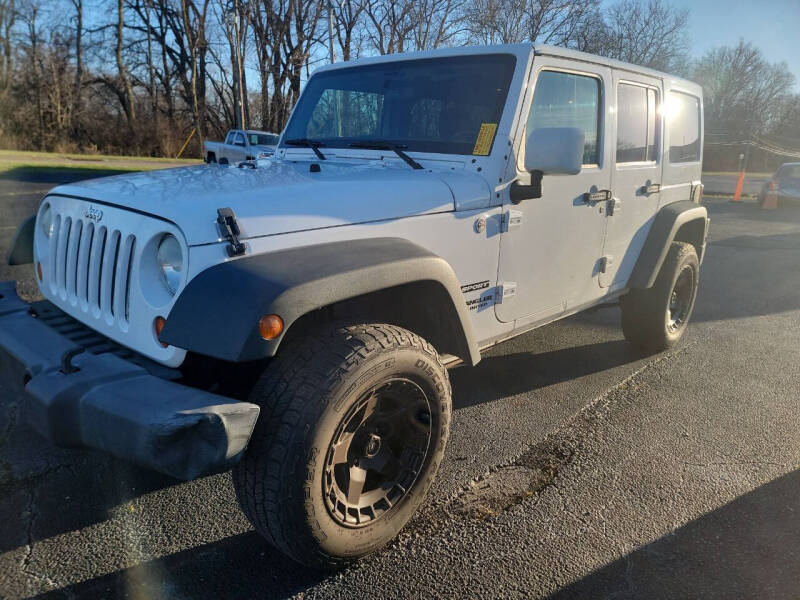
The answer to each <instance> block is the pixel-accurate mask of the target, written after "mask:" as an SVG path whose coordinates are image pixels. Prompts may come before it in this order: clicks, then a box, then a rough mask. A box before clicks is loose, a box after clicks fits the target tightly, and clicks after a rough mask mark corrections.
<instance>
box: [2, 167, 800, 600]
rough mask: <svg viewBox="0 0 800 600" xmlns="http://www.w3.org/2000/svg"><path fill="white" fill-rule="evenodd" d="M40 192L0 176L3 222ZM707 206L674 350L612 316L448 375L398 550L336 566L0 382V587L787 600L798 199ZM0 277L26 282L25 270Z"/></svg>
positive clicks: (67, 591) (799, 555) (235, 594)
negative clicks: (79, 444)
mask: <svg viewBox="0 0 800 600" xmlns="http://www.w3.org/2000/svg"><path fill="white" fill-rule="evenodd" d="M49 185H52V182H49V181H47V182H42V183H39V184H37V183H30V182H26V183H17V182H9V181H0V186H5V187H0V192H3V191H4V190H5V189H6V187H8V188H10V192H13V194H14V196H13V198H14V201H13V203H11V202H10V201H9V200H8V199H7V198H4V197H3V195H2V194H0V206H2V207H3V208H2V210H3V211H4V212H3V215H4V217H5V221H6V222H7V223H11V222H15V219H16V220H17V221H18V220H21V218H22V217H24V216H25V215H26V214H28V213H29V212H30V211H31V210H32V207H33V206H34V205H35V203H36V200H37V199H38V194H40V193H42V192H43V191H45V190H46V189H47V187H49ZM37 186H38V187H37ZM8 196H9V197H10V194H8ZM26 203H27V204H26ZM708 206H709V211H710V213H711V217H712V238H711V245H710V247H709V251H708V254H707V257H706V262H705V264H704V265H703V268H702V271H701V289H700V295H699V297H698V304H697V308H696V312H695V315H694V317H693V322H692V325H691V327H690V331H689V332H688V334H687V336H686V338H685V339H684V341H683V343H682V344H681V345H680V346H679V347H678V348H677V349H675V350H674V351H671V352H669V353H665V354H661V355H656V356H650V357H641V356H636V355H634V354H633V352H632V351H631V350H630V348H629V347H628V345H627V344H626V343H625V342H624V340H623V339H622V334H621V331H620V329H619V315H618V310H617V309H615V308H604V309H601V310H597V311H594V312H591V313H588V314H584V315H578V316H576V317H573V318H570V319H568V320H566V321H563V322H560V323H556V324H553V325H551V326H548V327H545V328H542V329H540V330H537V331H536V332H534V333H533V334H527V335H524V336H521V337H520V338H517V339H515V340H512V341H509V342H507V343H505V344H502V345H500V346H498V347H497V348H495V349H493V350H492V351H490V352H489V353H487V354H486V356H485V358H484V360H483V361H482V363H481V364H480V365H479V366H478V367H476V368H474V369H469V368H465V367H457V368H455V369H453V370H452V371H451V378H452V381H453V387H454V394H455V407H454V408H455V411H454V419H453V425H452V435H451V441H450V444H449V446H448V449H447V456H446V459H445V461H444V462H443V464H442V467H441V469H440V472H439V476H438V478H437V481H436V483H435V484H434V488H433V489H432V491H431V494H430V496H429V498H428V500H427V501H426V503H425V504H424V506H423V508H422V509H421V511H420V512H419V514H418V515H417V516H416V517H415V518H414V520H413V521H412V522H411V523H410V525H409V526H408V527H407V528H406V529H405V530H404V531H403V533H402V534H401V535H400V537H399V538H398V539H397V540H396V541H395V542H394V543H393V544H391V545H390V547H389V548H387V549H386V550H385V551H384V552H381V553H379V554H377V555H376V556H373V557H370V558H368V559H365V560H363V561H361V562H359V563H358V564H356V565H354V566H352V567H350V568H348V569H346V570H344V571H341V572H337V573H320V572H314V571H310V570H308V569H306V568H304V567H300V566H298V565H296V564H294V563H292V562H291V561H289V560H288V559H286V558H284V557H282V556H281V555H280V554H278V553H277V552H275V551H274V550H272V549H271V548H270V547H269V546H267V545H266V544H265V543H264V542H263V540H262V539H261V538H259V536H258V535H257V534H255V533H254V532H253V531H252V528H251V527H250V526H249V524H248V523H247V521H246V519H245V518H244V517H243V516H242V514H241V513H240V512H239V510H238V508H237V506H236V501H235V497H234V494H233V489H232V486H231V483H230V478H229V476H228V475H227V474H223V475H218V476H214V477H207V478H204V479H201V480H198V481H194V482H190V483H179V482H176V481H174V480H171V479H169V478H166V477H163V476H160V475H157V474H154V473H150V472H147V471H144V470H141V469H138V468H136V467H134V466H131V465H128V464H125V463H122V462H120V461H116V460H114V459H112V458H110V457H108V456H105V455H103V454H99V453H94V452H88V451H78V450H64V449H56V448H52V447H51V446H49V445H48V444H47V443H46V442H44V441H42V440H40V439H39V438H38V437H37V436H36V434H35V433H34V432H33V431H31V430H30V429H29V428H28V427H27V426H26V425H25V423H24V420H23V419H22V418H21V417H20V408H21V405H20V404H19V402H20V399H19V398H17V397H15V396H13V395H11V394H10V392H9V391H8V390H7V389H5V388H3V387H2V384H0V431H2V432H3V433H2V434H0V596H2V597H6V598H25V597H31V596H35V595H39V594H42V595H43V596H44V597H52V598H82V597H91V598H96V597H135V598H161V597H170V598H218V597H226V598H252V597H270V598H272V597H275V598H280V597H291V596H296V597H298V598H299V597H302V598H340V597H341V598H345V597H346V598H371V597H381V598H411V597H454V596H468V597H519V598H523V597H524V598H547V597H553V598H687V597H703V598H732V597H735V598H794V597H796V596H797V593H796V590H797V589H799V588H800V520H798V519H797V512H798V510H800V500H798V499H797V498H798V497H800V493H798V492H800V471H798V465H800V443H798V442H799V441H800V440H799V437H800V434H799V433H798V431H797V430H798V427H797V424H798V419H797V416H796V415H797V406H798V389H799V384H800V366H799V365H798V360H797V357H798V342H799V341H800V339H798V338H799V337H800V333H799V332H800V329H799V328H798V324H799V321H800V261H798V258H800V209H792V208H782V209H781V210H780V211H777V212H763V211H759V210H758V209H757V208H756V207H755V205H754V204H751V203H745V204H744V205H739V206H736V205H731V204H729V203H727V202H724V201H718V200H712V201H710V202H709V203H708ZM12 233H13V232H12ZM8 236H10V233H7V232H6V231H4V232H3V233H0V252H5V250H6V249H7V245H8ZM0 277H2V278H3V279H9V278H20V277H22V278H24V279H23V281H22V285H21V286H20V288H21V290H22V291H23V292H24V293H28V294H32V293H34V288H33V286H32V282H31V278H30V275H29V273H27V271H26V270H25V267H15V268H13V269H12V268H8V267H0Z"/></svg>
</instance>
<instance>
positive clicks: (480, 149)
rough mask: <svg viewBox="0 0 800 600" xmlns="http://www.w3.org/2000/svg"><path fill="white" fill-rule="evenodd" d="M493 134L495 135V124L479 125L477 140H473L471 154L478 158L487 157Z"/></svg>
mask: <svg viewBox="0 0 800 600" xmlns="http://www.w3.org/2000/svg"><path fill="white" fill-rule="evenodd" d="M495 133H497V123H481V130H480V131H479V132H478V139H476V140H475V147H474V148H473V149H472V153H473V154H477V155H478V156H487V155H488V154H489V150H491V148H492V141H494V134H495Z"/></svg>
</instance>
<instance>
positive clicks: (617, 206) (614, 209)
mask: <svg viewBox="0 0 800 600" xmlns="http://www.w3.org/2000/svg"><path fill="white" fill-rule="evenodd" d="M621 210H622V202H620V201H619V198H611V199H610V200H609V201H608V205H607V206H606V214H607V215H608V216H609V217H613V216H614V215H615V214H617V213H618V212H619V211H621Z"/></svg>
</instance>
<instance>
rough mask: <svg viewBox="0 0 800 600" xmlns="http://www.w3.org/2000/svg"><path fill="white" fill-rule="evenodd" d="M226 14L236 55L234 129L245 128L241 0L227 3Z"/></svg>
mask: <svg viewBox="0 0 800 600" xmlns="http://www.w3.org/2000/svg"><path fill="white" fill-rule="evenodd" d="M227 12H228V15H227V19H226V20H227V21H228V24H229V25H230V26H231V27H232V28H233V42H234V46H235V49H234V53H235V55H236V83H235V85H234V87H235V88H236V89H235V98H234V105H237V104H238V106H234V109H235V110H234V113H235V117H236V129H246V128H247V123H246V122H245V111H244V107H245V97H244V94H245V91H244V85H243V80H244V77H243V76H242V75H243V74H242V44H241V27H242V11H241V0H233V2H232V3H231V4H229V5H228V11H227Z"/></svg>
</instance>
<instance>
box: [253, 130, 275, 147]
mask: <svg viewBox="0 0 800 600" xmlns="http://www.w3.org/2000/svg"><path fill="white" fill-rule="evenodd" d="M247 137H248V139H249V140H250V145H251V146H274V145H275V144H277V143H278V138H279V136H277V135H275V134H274V133H248V134H247Z"/></svg>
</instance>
